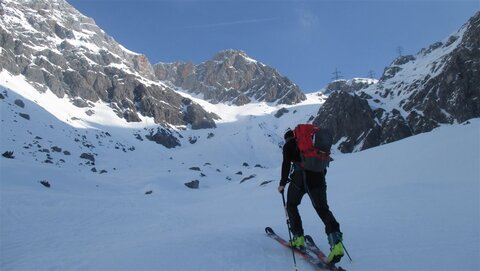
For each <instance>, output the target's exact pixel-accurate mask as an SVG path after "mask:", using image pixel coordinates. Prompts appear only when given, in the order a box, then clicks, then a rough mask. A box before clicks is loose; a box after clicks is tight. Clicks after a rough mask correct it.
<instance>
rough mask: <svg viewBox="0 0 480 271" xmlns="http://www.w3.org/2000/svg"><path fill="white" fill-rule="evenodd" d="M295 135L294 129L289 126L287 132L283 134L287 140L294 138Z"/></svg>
mask: <svg viewBox="0 0 480 271" xmlns="http://www.w3.org/2000/svg"><path fill="white" fill-rule="evenodd" d="M293 137H295V135H294V134H293V131H292V130H291V129H290V128H288V129H287V131H286V132H285V134H284V135H283V139H285V141H287V140H289V139H290V138H293Z"/></svg>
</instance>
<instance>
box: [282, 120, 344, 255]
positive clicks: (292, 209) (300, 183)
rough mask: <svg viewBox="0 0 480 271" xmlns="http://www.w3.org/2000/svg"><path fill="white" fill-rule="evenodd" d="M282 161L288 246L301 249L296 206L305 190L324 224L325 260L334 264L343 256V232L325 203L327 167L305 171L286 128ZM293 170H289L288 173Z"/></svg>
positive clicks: (298, 216)
mask: <svg viewBox="0 0 480 271" xmlns="http://www.w3.org/2000/svg"><path fill="white" fill-rule="evenodd" d="M284 139H285V144H284V146H283V162H282V172H281V180H280V185H279V186H278V191H279V192H280V193H284V190H285V186H286V185H287V182H288V181H289V180H290V185H289V187H288V191H287V204H286V209H287V213H288V217H289V219H290V227H291V229H290V230H291V232H292V234H293V239H292V241H291V244H290V245H291V246H294V247H296V248H300V249H302V248H303V247H304V244H305V238H304V232H303V226H302V219H301V217H300V214H299V212H298V206H299V205H300V202H301V200H302V197H303V196H304V195H305V194H306V193H307V194H308V196H309V197H310V200H311V202H312V205H313V207H314V208H315V211H316V212H317V214H318V216H319V217H320V219H321V220H322V221H323V223H324V224H325V233H326V234H327V236H328V242H329V244H330V254H329V255H328V262H329V263H331V264H334V263H337V262H339V261H340V259H341V258H342V257H343V255H344V248H343V244H342V238H343V234H342V232H341V231H340V224H339V223H338V222H337V220H336V219H335V217H334V216H333V214H332V212H331V211H330V208H329V207H328V203H327V185H326V182H325V174H326V171H327V170H326V169H325V170H324V171H323V172H314V171H309V170H304V169H303V168H302V166H301V156H300V152H299V150H298V147H297V142H296V140H295V135H294V132H293V131H292V130H290V129H288V130H287V131H286V133H285V135H284ZM291 170H292V173H291V174H290V172H291Z"/></svg>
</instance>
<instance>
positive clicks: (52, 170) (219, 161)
mask: <svg viewBox="0 0 480 271" xmlns="http://www.w3.org/2000/svg"><path fill="white" fill-rule="evenodd" d="M0 82H1V83H2V85H3V86H4V87H2V88H0V93H2V94H3V95H4V98H2V99H0V104H1V108H0V109H1V140H0V151H1V153H3V152H5V151H14V155H15V158H14V159H7V158H4V157H0V179H1V181H0V204H1V205H0V214H1V216H0V269H1V270H293V262H292V256H291V252H290V251H289V250H287V249H285V248H283V247H281V246H280V245H279V244H278V243H276V242H275V241H273V240H270V239H269V238H268V237H266V234H265V233H264V228H265V227H266V226H271V227H272V228H273V229H275V230H276V232H277V233H278V234H280V235H282V236H284V237H286V236H288V235H287V229H286V225H285V216H284V210H283V206H282V200H281V195H280V194H279V193H278V192H277V190H276V189H277V185H278V179H279V177H280V163H281V149H280V147H279V144H281V143H282V136H283V132H284V131H285V129H286V128H287V127H289V126H290V127H291V126H292V125H293V124H294V123H298V122H306V120H307V119H308V117H309V116H310V115H314V114H316V113H317V111H318V108H319V106H320V104H321V103H322V102H323V100H322V98H321V97H319V96H314V95H312V96H310V97H309V100H308V102H306V103H304V104H300V105H297V106H291V107H288V108H287V109H288V110H289V112H288V113H286V114H285V115H284V116H282V117H281V118H276V117H274V116H273V114H274V113H275V112H276V111H277V110H278V109H280V108H279V107H274V106H273V105H267V104H257V105H256V106H251V105H250V107H248V106H246V107H235V110H238V111H236V112H234V111H232V110H225V108H226V107H225V106H224V105H219V106H218V107H216V106H214V105H209V106H210V107H206V108H208V110H210V111H212V112H215V113H217V114H219V115H220V116H222V115H221V114H222V112H224V114H225V115H223V116H222V119H223V121H220V122H219V123H218V128H217V129H209V130H197V131H192V130H184V131H182V130H179V133H180V134H182V136H183V137H184V138H183V139H181V143H182V146H181V147H178V148H175V149H166V148H164V147H163V146H161V145H158V144H156V143H154V142H151V141H148V140H139V139H138V138H136V136H135V134H142V132H144V130H143V128H141V127H139V126H138V124H128V123H124V122H121V121H120V120H119V119H118V118H117V119H114V117H115V116H114V114H113V113H111V112H109V111H108V110H107V109H105V108H103V107H102V106H103V105H101V104H97V105H95V107H94V108H93V110H94V111H95V114H94V115H93V116H91V117H87V115H85V114H84V112H83V111H76V110H79V109H78V108H76V107H74V106H72V105H71V104H70V103H69V101H63V100H61V99H58V98H56V97H53V96H52V97H50V96H45V94H41V95H40V94H38V93H36V92H30V91H26V88H28V86H27V85H25V84H23V83H22V80H20V79H18V78H13V77H11V76H10V77H9V75H6V74H2V76H1V80H0ZM5 93H6V94H7V95H5ZM29 95H31V96H29ZM39 95H40V96H39ZM18 99H20V100H22V101H23V102H24V104H25V105H24V107H20V106H18V105H17V104H16V103H15V100H18ZM312 99H317V100H318V101H317V102H315V101H313V100H312ZM202 106H204V105H203V104H202ZM102 108H103V109H102ZM232 108H233V107H232ZM227 111H228V112H227ZM20 113H23V114H28V115H29V117H30V119H29V120H27V119H26V118H24V117H22V116H20V115H19V114H20ZM79 116H80V117H79ZM75 117H77V118H75ZM97 118H98V119H97ZM109 118H112V119H111V120H110V121H108V120H109ZM142 125H145V126H147V127H153V122H152V121H151V122H149V120H144V122H143V123H142ZM148 125H150V126H148ZM211 134H213V135H214V136H211ZM192 138H196V139H197V141H196V142H195V143H194V144H192V143H189V139H192ZM39 146H40V147H39ZM54 146H57V147H60V148H61V149H62V150H63V151H65V150H68V152H69V153H70V154H69V155H66V154H65V153H64V152H63V153H62V152H55V151H52V147H54ZM132 147H133V148H132ZM45 149H47V150H49V152H46V151H45ZM85 152H87V153H93V154H95V163H94V165H92V163H89V162H88V161H87V160H86V159H83V158H80V155H81V154H82V153H85ZM334 159H335V161H334V162H333V163H332V164H331V166H330V168H329V170H328V174H327V184H328V196H329V205H330V207H331V209H332V211H333V212H334V214H335V216H336V217H337V219H338V221H339V222H340V223H341V229H342V231H343V233H344V239H345V240H344V243H345V245H346V247H347V249H348V250H349V252H350V254H351V256H352V257H353V259H354V261H353V262H349V260H348V258H347V257H344V259H343V260H342V262H341V263H340V265H341V266H342V267H344V268H345V269H347V270H480V230H479V229H480V201H479V197H480V119H472V120H470V121H468V122H466V123H463V124H458V125H452V126H442V127H440V128H437V129H435V130H434V131H432V132H430V133H426V134H420V135H417V136H413V137H409V138H406V139H404V140H401V141H398V142H395V143H391V144H388V145H383V146H380V147H377V148H373V149H369V150H365V151H362V152H358V153H353V154H348V155H345V154H340V153H335V154H334ZM46 160H50V161H51V163H48V162H45V161H46ZM62 160H63V162H62ZM244 163H246V164H248V165H246V164H245V165H244ZM92 167H95V168H96V169H97V170H98V171H100V170H102V169H104V170H105V171H106V172H105V173H102V174H100V173H99V172H92V171H91V168H92ZM194 167H198V169H191V168H194ZM240 171H241V174H240V173H239V172H240ZM252 176H253V177H252ZM249 177H251V178H250V179H248V178H249ZM195 179H197V180H199V181H200V187H199V189H190V188H187V187H186V186H185V185H184V183H186V182H189V181H191V180H195ZM245 179H246V180H245ZM43 180H47V181H48V182H49V183H50V185H51V187H50V188H47V187H44V186H42V185H41V184H40V183H39V182H40V181H43ZM242 181H243V182H242ZM268 181H271V182H268ZM264 182H268V183H266V184H263V185H261V184H262V183H264ZM147 192H149V193H148V194H147ZM300 212H301V214H302V218H303V220H304V227H305V231H306V233H308V234H310V235H312V236H313V238H314V239H315V240H316V243H317V244H318V245H319V246H320V248H321V249H322V250H324V251H325V252H326V251H328V244H327V240H326V236H325V234H324V230H323V224H322V222H321V221H320V220H319V218H318V217H317V216H316V214H315V212H314V210H313V208H312V206H311V204H310V202H309V200H308V197H305V199H304V200H303V204H302V205H301V209H300ZM297 263H298V268H299V270H313V268H312V267H311V266H310V265H309V264H308V263H306V262H304V261H302V259H298V258H297Z"/></svg>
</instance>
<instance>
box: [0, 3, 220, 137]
mask: <svg viewBox="0 0 480 271" xmlns="http://www.w3.org/2000/svg"><path fill="white" fill-rule="evenodd" d="M0 13H1V16H0V37H1V38H0V48H1V51H0V53H1V54H0V63H1V66H0V71H2V70H7V71H8V72H9V73H11V74H13V75H19V74H21V75H23V76H25V78H26V79H27V80H28V81H29V82H31V84H32V85H33V86H34V87H35V88H36V89H37V90H38V91H41V92H45V91H47V90H49V91H51V92H53V93H54V94H55V95H56V96H57V97H59V98H63V97H68V98H69V99H70V100H71V102H72V103H73V104H75V105H76V106H78V107H80V108H84V109H85V111H89V112H90V113H91V114H94V113H95V111H94V110H93V109H92V108H91V105H92V104H93V103H96V102H102V103H105V104H107V105H108V106H110V107H111V108H112V110H113V111H114V112H115V113H116V114H117V115H118V117H119V118H124V119H126V120H127V121H129V122H140V121H141V119H142V116H148V117H152V118H153V119H154V121H155V122H156V123H159V124H162V125H163V126H165V127H168V126H170V125H173V126H191V127H192V128H193V129H198V128H210V127H215V122H214V118H215V116H213V115H211V114H209V113H207V112H206V111H204V110H203V108H201V107H200V106H198V104H195V103H193V102H192V101H191V100H189V99H187V98H185V97H183V96H181V95H179V94H178V93H176V92H175V91H174V90H172V89H171V88H170V87H168V86H166V85H165V84H163V83H161V82H158V81H157V80H156V79H155V74H154V72H153V67H152V65H151V64H150V62H149V61H148V59H147V58H146V57H145V56H144V55H141V54H137V53H134V52H131V51H129V50H127V49H125V48H124V47H123V46H121V45H120V44H118V43H117V42H116V41H115V40H114V39H113V38H112V37H110V36H108V35H107V34H106V33H105V32H104V31H103V30H101V29H100V28H99V27H98V26H97V25H96V24H95V22H94V21H93V19H91V18H88V17H86V16H84V15H82V14H81V13H79V12H78V11H77V10H76V9H75V8H73V7H72V6H71V5H70V4H68V3H67V2H66V1H64V0H48V1H46V0H35V1H31V0H22V1H16V0H4V1H1V2H0Z"/></svg>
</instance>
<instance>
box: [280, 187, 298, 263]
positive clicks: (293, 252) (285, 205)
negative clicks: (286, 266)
mask: <svg viewBox="0 0 480 271" xmlns="http://www.w3.org/2000/svg"><path fill="white" fill-rule="evenodd" d="M282 201H283V209H284V210H285V217H286V219H287V229H288V238H290V244H291V243H292V233H291V232H290V218H289V217H288V211H287V204H286V203H285V195H284V192H283V191H282ZM291 248H292V257H293V267H294V268H295V271H297V270H298V269H297V260H296V259H295V251H294V249H293V247H291Z"/></svg>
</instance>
